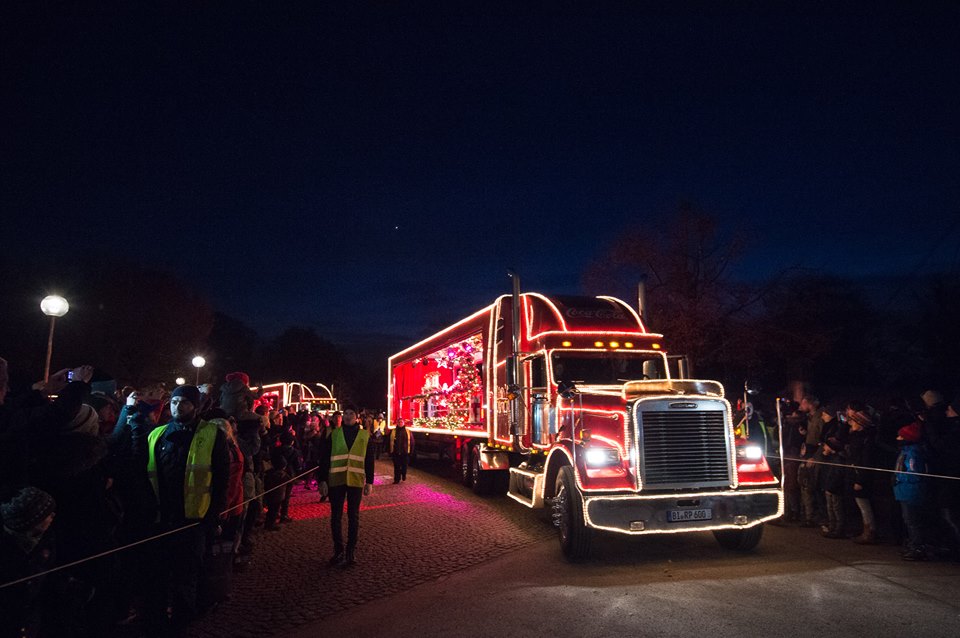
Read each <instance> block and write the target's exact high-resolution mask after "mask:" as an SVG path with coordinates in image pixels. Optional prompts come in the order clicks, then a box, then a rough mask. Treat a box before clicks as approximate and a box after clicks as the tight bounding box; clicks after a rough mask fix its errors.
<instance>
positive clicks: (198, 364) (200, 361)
mask: <svg viewBox="0 0 960 638" xmlns="http://www.w3.org/2000/svg"><path fill="white" fill-rule="evenodd" d="M192 363H193V367H195V368H202V367H203V366H204V365H205V364H206V363H207V360H206V359H204V358H203V357H201V356H200V355H197V356H195V357H194V358H193V361H192Z"/></svg>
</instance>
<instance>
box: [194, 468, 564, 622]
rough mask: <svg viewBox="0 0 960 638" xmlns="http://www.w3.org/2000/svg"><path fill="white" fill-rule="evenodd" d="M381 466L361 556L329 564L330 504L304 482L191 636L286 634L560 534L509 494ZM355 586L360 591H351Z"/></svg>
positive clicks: (367, 507)
mask: <svg viewBox="0 0 960 638" xmlns="http://www.w3.org/2000/svg"><path fill="white" fill-rule="evenodd" d="M376 471H377V477H376V482H375V486H374V492H373V494H372V495H371V496H369V497H365V498H364V499H363V505H362V507H361V513H360V542H359V546H358V549H357V560H358V563H359V564H357V565H356V566H354V567H352V568H350V569H336V568H328V567H327V561H328V560H329V558H330V556H331V555H332V554H333V543H332V541H331V539H330V522H329V516H330V507H329V505H328V504H327V503H320V502H319V496H318V494H317V492H316V491H306V490H304V489H303V488H302V487H299V486H297V487H296V488H294V492H293V497H292V499H291V506H290V515H291V516H292V517H293V518H294V519H295V520H294V522H292V523H287V524H286V525H284V526H283V528H282V529H281V531H279V532H265V531H263V532H261V533H260V535H259V538H258V541H259V542H258V544H257V549H256V552H255V554H254V555H253V559H252V561H251V563H250V565H249V567H248V569H247V571H246V572H244V573H242V574H237V575H236V576H235V577H234V584H233V590H232V592H233V593H232V596H231V599H230V600H229V601H227V602H225V603H223V604H221V605H220V606H219V607H218V608H217V609H216V610H214V611H213V612H212V613H210V614H208V615H207V616H205V617H204V618H202V619H201V620H199V621H198V622H196V623H195V624H194V625H193V626H192V627H191V630H190V633H189V635H190V636H191V637H195V638H208V637H219V636H231V637H232V636H237V637H240V638H246V637H251V638H252V637H257V638H263V637H265V636H272V635H282V634H284V633H286V632H289V631H290V630H292V629H294V628H296V627H298V626H301V625H304V624H307V623H310V622H312V621H315V620H318V619H321V618H323V617H325V616H328V615H330V614H333V613H336V612H340V611H343V610H345V609H348V608H350V607H354V606H356V605H360V604H363V603H366V602H370V601H373V600H375V599H377V598H381V597H383V596H388V595H391V594H395V593H397V592H400V591H404V590H406V589H408V588H410V587H412V586H414V585H417V584H420V583H424V582H428V581H431V580H434V579H437V578H439V577H441V576H444V575H447V574H450V573H452V572H456V571H459V570H462V569H465V568H467V567H470V566H473V565H477V564H479V563H482V562H484V561H487V560H490V559H492V558H494V557H497V556H500V555H503V554H506V553H508V552H511V551H513V550H516V549H518V548H520V547H524V546H526V545H530V544H532V543H536V542H538V541H543V540H546V539H549V538H552V537H553V533H554V532H553V528H552V527H551V526H550V525H549V524H548V523H547V522H545V518H544V516H543V515H542V513H539V512H533V511H530V510H527V509H526V508H524V507H522V506H520V505H518V504H517V503H514V502H513V501H511V500H509V499H506V498H504V497H499V498H480V497H478V496H475V495H474V494H473V493H472V492H470V491H469V490H468V489H467V488H465V487H463V486H461V485H459V484H458V483H457V482H455V481H453V480H450V479H444V478H442V477H440V476H436V475H434V474H431V473H428V472H424V471H420V470H418V469H414V468H411V470H410V472H409V473H408V478H407V481H405V482H403V483H401V484H399V485H393V484H392V482H393V476H392V472H393V466H392V465H391V464H390V462H388V461H380V462H378V463H377V470H376ZM344 518H346V517H345V516H344ZM345 522H346V521H344V523H345ZM348 586H349V587H350V588H351V589H352V590H353V593H352V595H343V592H344V590H345V589H346V588H347V587H348ZM331 592H333V593H334V595H330V593H331Z"/></svg>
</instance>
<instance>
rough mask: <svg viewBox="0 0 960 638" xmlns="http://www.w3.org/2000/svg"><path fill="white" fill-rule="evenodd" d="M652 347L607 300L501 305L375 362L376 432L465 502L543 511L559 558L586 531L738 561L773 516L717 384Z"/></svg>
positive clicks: (752, 456) (756, 454) (648, 335)
mask: <svg viewBox="0 0 960 638" xmlns="http://www.w3.org/2000/svg"><path fill="white" fill-rule="evenodd" d="M668 363H669V361H668V357H667V352H666V348H665V345H664V340H663V335H660V334H656V333H652V332H648V331H647V329H646V327H645V326H644V322H643V321H642V320H641V318H640V315H639V314H638V312H637V311H636V310H635V309H634V308H632V307H631V306H630V305H629V304H627V303H625V302H623V301H621V300H620V299H616V298H613V297H546V296H544V295H541V294H537V293H532V292H531V293H523V294H521V293H520V291H519V286H518V284H515V288H514V292H513V294H512V295H504V296H502V297H499V298H498V299H496V300H495V301H494V302H493V303H492V304H490V305H489V306H487V307H485V308H482V309H480V310H478V311H477V312H475V313H473V314H472V315H470V316H469V317H466V318H464V319H461V320H460V321H458V322H456V323H454V324H453V325H451V326H449V327H448V328H445V329H443V330H441V331H440V332H438V333H436V334H434V335H433V336H431V337H428V338H426V339H424V340H423V341H420V342H419V343H416V344H414V345H412V346H410V347H409V348H407V349H405V350H403V351H402V352H398V353H397V354H395V355H393V356H392V357H390V359H389V382H388V383H389V385H388V415H387V419H388V422H389V424H390V427H395V426H396V425H397V424H400V423H403V424H405V425H407V426H408V427H410V428H411V429H412V431H413V432H414V433H415V437H416V440H417V443H418V444H419V449H421V450H425V449H432V450H435V451H438V452H439V453H440V454H441V455H442V457H444V458H449V459H450V460H451V461H453V462H454V463H455V464H456V465H457V467H458V469H459V474H460V476H461V477H462V479H463V482H464V483H465V484H466V485H468V486H471V487H472V488H473V489H474V490H475V491H477V492H478V493H504V492H505V493H506V494H507V495H508V496H509V497H510V498H512V499H514V500H515V501H517V502H519V503H521V504H523V505H525V506H527V507H531V508H541V507H552V509H553V520H554V523H555V524H556V526H557V527H558V529H559V537H560V545H561V549H562V550H563V553H564V555H565V556H566V557H567V558H569V559H571V560H575V559H578V558H582V557H584V556H586V555H587V554H588V552H589V549H590V543H591V538H592V536H593V531H594V530H606V531H610V532H618V533H622V534H631V535H640V534H670V533H683V532H699V531H711V532H713V534H714V535H715V536H716V539H717V541H718V542H719V543H720V544H721V545H722V546H724V547H727V548H730V549H740V550H747V549H752V548H753V547H755V546H756V544H757V543H758V542H759V541H760V537H761V535H762V532H763V523H764V521H767V520H770V519H773V518H776V517H778V516H780V515H781V514H782V511H783V491H782V481H780V480H779V477H777V476H775V475H774V474H773V472H771V469H770V467H769V465H768V464H767V461H766V459H765V458H764V454H763V450H762V449H761V448H760V447H759V446H757V445H754V444H751V443H749V442H748V441H746V440H745V439H740V438H738V437H737V436H736V435H735V431H734V425H733V423H732V419H731V406H730V403H729V402H728V401H727V400H726V399H725V398H724V390H723V386H722V385H721V384H720V383H718V382H715V381H705V380H698V379H675V378H671V370H670V365H668Z"/></svg>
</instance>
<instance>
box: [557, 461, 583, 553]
mask: <svg viewBox="0 0 960 638" xmlns="http://www.w3.org/2000/svg"><path fill="white" fill-rule="evenodd" d="M556 495H557V496H556V498H554V499H553V520H554V522H555V523H556V525H557V529H558V531H559V534H560V550H561V551H562V552H563V555H564V557H565V558H566V559H567V560H569V561H571V562H575V561H578V560H583V559H584V558H586V557H587V556H588V555H589V554H590V541H591V540H592V537H593V534H592V531H591V530H590V528H589V527H587V525H586V523H584V522H583V500H582V499H581V498H580V494H579V492H577V482H576V480H575V479H574V475H573V468H572V467H570V466H569V465H567V466H564V467H562V468H560V473H559V474H558V475H557V487H556Z"/></svg>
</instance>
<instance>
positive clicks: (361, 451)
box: [327, 428, 370, 487]
mask: <svg viewBox="0 0 960 638" xmlns="http://www.w3.org/2000/svg"><path fill="white" fill-rule="evenodd" d="M332 439H333V440H332V443H333V447H332V449H331V451H330V477H329V480H328V481H327V483H329V484H330V485H343V484H344V483H346V485H347V487H363V484H364V483H365V482H366V471H365V470H364V467H363V464H364V461H365V460H366V458H367V441H369V440H370V433H369V432H367V431H366V430H364V429H363V428H360V431H359V432H357V439H356V440H355V441H354V442H353V446H352V447H351V448H350V449H349V450H348V449H347V439H346V438H344V436H343V428H337V429H335V430H334V431H333V436H332Z"/></svg>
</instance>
